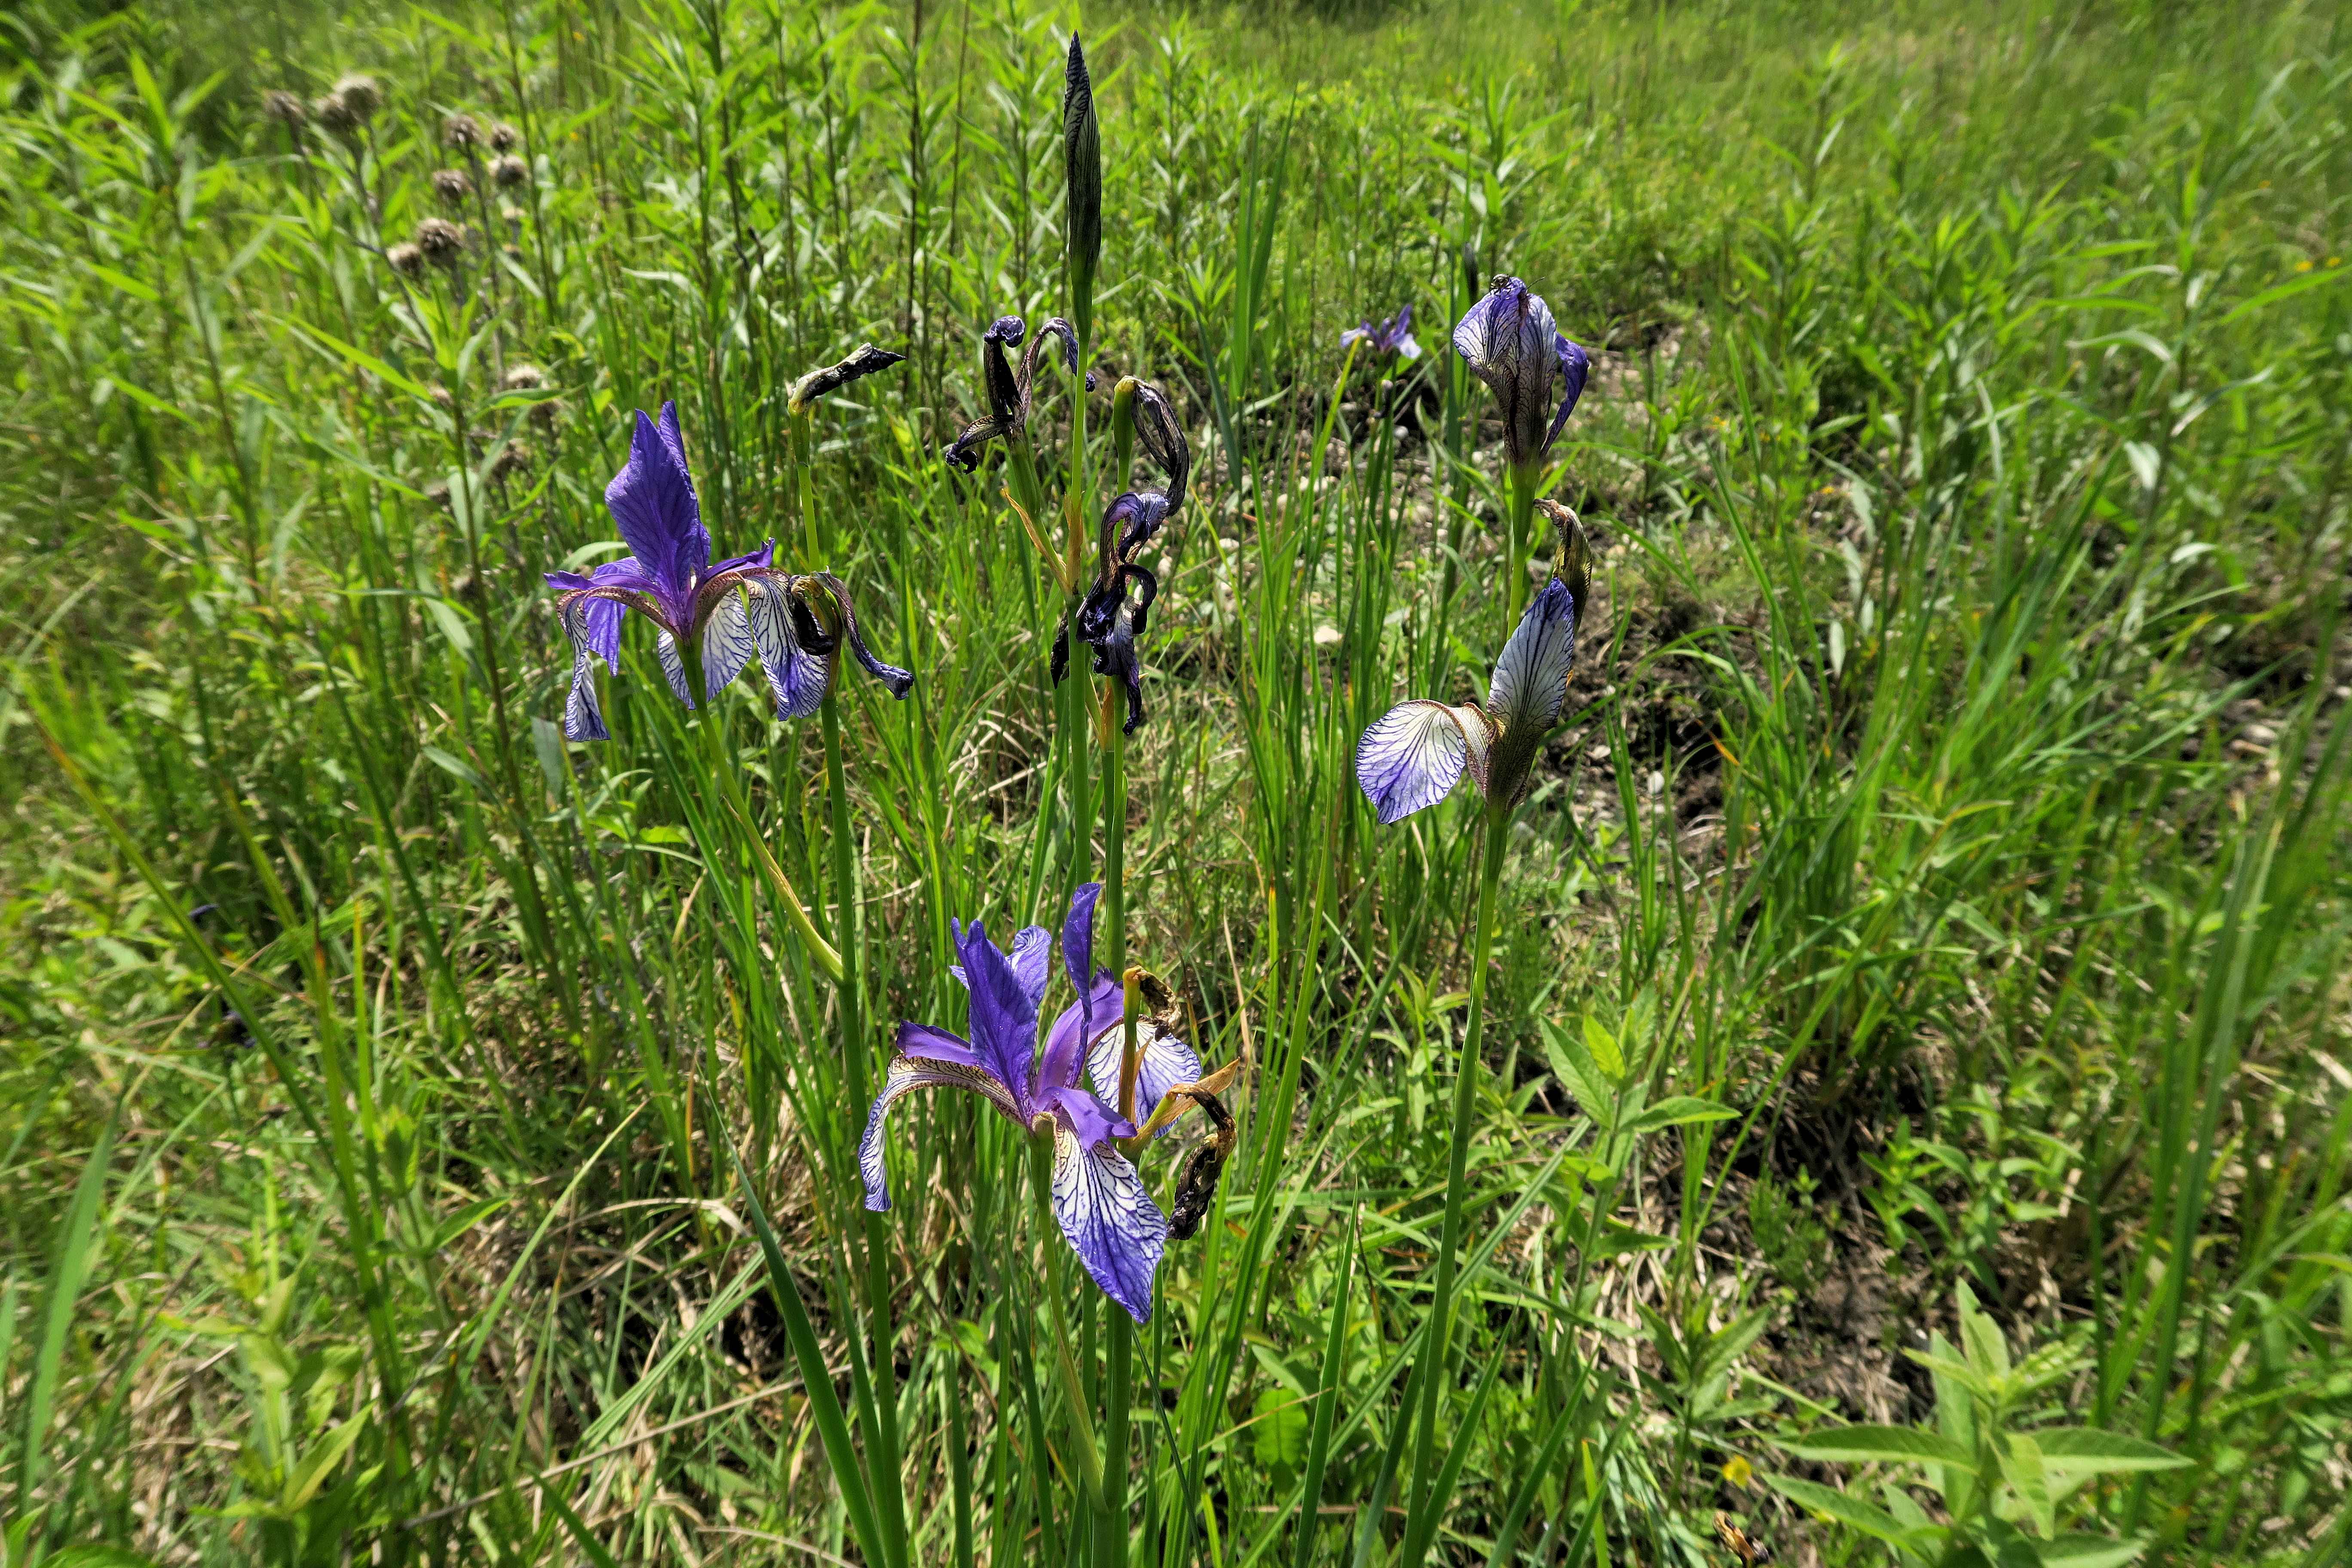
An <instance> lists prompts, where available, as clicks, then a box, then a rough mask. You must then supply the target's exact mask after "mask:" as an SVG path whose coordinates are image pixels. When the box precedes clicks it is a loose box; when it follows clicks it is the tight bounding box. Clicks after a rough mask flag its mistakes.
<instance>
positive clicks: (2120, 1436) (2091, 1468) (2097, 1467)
mask: <svg viewBox="0 0 2352 1568" xmlns="http://www.w3.org/2000/svg"><path fill="white" fill-rule="evenodd" d="M2033 1441H2034V1442H2035V1444H2037V1445H2038V1446H2039V1447H2040V1448H2041V1450H2042V1464H2043V1466H2044V1467H2046V1468H2049V1469H2053V1470H2069V1471H2073V1472H2074V1473H2075V1474H2077V1475H2093V1476H2104V1475H2110V1474H2115V1473H2117V1472H2121V1471H2125V1470H2175V1469H2179V1468H2180V1467H2181V1466H2183V1465H2186V1464H2188V1463H2189V1461H2188V1460H2187V1459H2184V1458H2181V1457H2180V1456H2179V1455H2178V1454H2176V1453H2174V1452H2172V1450H2170V1449H2169V1448H2166V1447H2159V1446H2158V1445H2157V1444H2154V1443H2151V1442H2149V1441H2148V1440H2147V1438H2145V1437H2134V1436H2128V1435H2127V1434H2125V1433H2122V1432H2105V1431H2102V1430H2100V1429H2099V1428H2097V1427H2095V1426H2044V1427H2042V1428H2041V1429H2039V1430H2037V1431H2036V1432H2035V1433H2034V1434H2033Z"/></svg>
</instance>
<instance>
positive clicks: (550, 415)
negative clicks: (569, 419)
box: [530, 397, 563, 430]
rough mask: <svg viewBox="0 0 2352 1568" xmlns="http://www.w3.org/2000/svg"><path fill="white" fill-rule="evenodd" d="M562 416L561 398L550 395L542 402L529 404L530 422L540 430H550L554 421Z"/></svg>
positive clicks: (553, 426) (553, 425)
mask: <svg viewBox="0 0 2352 1568" xmlns="http://www.w3.org/2000/svg"><path fill="white" fill-rule="evenodd" d="M562 417H563V399H562V398H560V397H551V398H549V399H548V400H547V401H546V402H544V403H534V404H532V405H530V422H531V423H532V424H534V425H536V426H539V427H540V428H541V430H552V429H554V428H555V422H556V421H557V420H559V419H561V418H562Z"/></svg>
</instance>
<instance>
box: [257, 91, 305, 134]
mask: <svg viewBox="0 0 2352 1568" xmlns="http://www.w3.org/2000/svg"><path fill="white" fill-rule="evenodd" d="M261 112H262V113H264V114H266V115H268V117H269V118H270V119H272V120H275V121H278V123H279V124H280V125H283V126H285V127H286V128H287V129H289V130H290V131H299V130H301V129H302V127H304V126H305V125H308V124H309V123H310V105H309V104H307V103H305V102H303V101H302V100H300V99H299V98H297V97H296V96H295V95H294V94H292V93H290V92H287V91H284V90H282V89H278V88H274V87H273V88H271V89H269V90H268V92H265V93H263V94H262V95H261Z"/></svg>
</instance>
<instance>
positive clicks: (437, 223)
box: [415, 217, 466, 267]
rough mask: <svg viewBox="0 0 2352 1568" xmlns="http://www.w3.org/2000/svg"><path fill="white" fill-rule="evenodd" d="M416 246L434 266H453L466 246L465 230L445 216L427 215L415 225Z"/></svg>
mask: <svg viewBox="0 0 2352 1568" xmlns="http://www.w3.org/2000/svg"><path fill="white" fill-rule="evenodd" d="M415 240H416V248H417V249H419V250H421V251H423V252H424V253H425V260H427V261H429V262H431V263H433V265H434V266H436V267H455V266H457V258H458V256H459V255H460V254H462V253H463V252H464V250H465V248H466V231H465V230H464V229H462V228H459V227H458V226H457V225H456V224H454V223H451V222H450V221H449V220H448V219H447V218H446V217H428V218H426V219H425V221H424V222H422V223H420V224H418V225H417V226H416V234H415Z"/></svg>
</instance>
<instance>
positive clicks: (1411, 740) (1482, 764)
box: [1356, 698, 1494, 824]
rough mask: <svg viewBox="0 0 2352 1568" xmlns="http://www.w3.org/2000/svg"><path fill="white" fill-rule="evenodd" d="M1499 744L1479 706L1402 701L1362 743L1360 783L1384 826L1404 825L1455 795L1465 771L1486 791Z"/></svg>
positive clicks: (1358, 749)
mask: <svg viewBox="0 0 2352 1568" xmlns="http://www.w3.org/2000/svg"><path fill="white" fill-rule="evenodd" d="M1493 740H1494V731H1493V728H1492V727H1491V726H1490V725H1489V724H1488V722H1487V721H1486V715H1485V714H1483V713H1481V712H1479V711H1478V710H1477V709H1475V708H1450V707H1448V706H1446V705H1445V704H1444V703H1443V702H1431V701H1428V700H1425V699H1421V698H1415V699H1412V700H1409V701H1404V702H1400V703H1398V704H1397V705H1396V706H1395V707H1393V708H1391V709H1390V710H1388V712H1387V713H1386V714H1385V715H1383V716H1382V717H1381V718H1380V719H1378V720H1376V721H1373V723H1372V726H1371V728H1370V729H1368V730H1366V731H1364V733H1363V738H1362V739H1361V740H1360V741H1358V742H1356V783H1357V784H1359V785H1360V787H1361V788H1362V790H1363V792H1364V798H1365V799H1366V800H1369V801H1370V802H1371V803H1372V808H1373V809H1374V810H1375V811H1377V812H1378V813H1380V818H1381V822H1382V823H1383V824H1386V823H1391V822H1400V821H1402V820H1403V819H1404V818H1405V817H1408V816H1412V814H1413V813H1414V812H1416V811H1420V810H1423V808H1425V807H1428V806H1433V805H1436V804H1437V803H1438V802H1439V801H1441V800H1444V798H1445V797H1446V796H1447V795H1451V794H1453V793H1454V785H1455V784H1459V783H1461V782H1462V774H1463V773H1464V771H1465V769H1466V770H1467V771H1468V772H1469V773H1470V774H1471V776H1472V778H1473V779H1474V780H1475V782H1476V784H1477V785H1478V787H1479V788H1480V789H1481V790H1483V789H1485V788H1486V751H1487V747H1488V746H1489V745H1490V744H1491V743H1492V742H1493Z"/></svg>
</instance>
